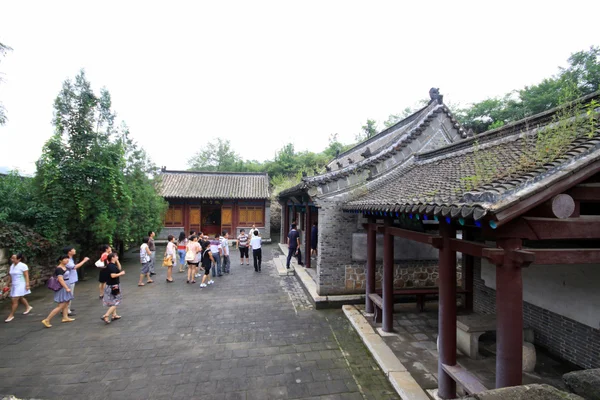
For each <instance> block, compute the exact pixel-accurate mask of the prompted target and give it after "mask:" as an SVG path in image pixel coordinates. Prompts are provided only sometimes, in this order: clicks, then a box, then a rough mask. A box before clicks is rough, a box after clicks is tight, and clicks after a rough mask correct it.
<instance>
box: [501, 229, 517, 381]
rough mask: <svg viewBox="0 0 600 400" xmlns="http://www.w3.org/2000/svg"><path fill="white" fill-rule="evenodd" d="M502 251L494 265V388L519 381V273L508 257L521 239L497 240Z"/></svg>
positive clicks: (514, 263)
mask: <svg viewBox="0 0 600 400" xmlns="http://www.w3.org/2000/svg"><path fill="white" fill-rule="evenodd" d="M497 245H498V247H501V248H503V249H504V251H505V255H504V259H503V262H502V264H501V265H497V266H496V318H497V321H496V325H497V327H496V388H503V387H507V386H518V385H521V384H522V380H523V379H522V363H523V277H522V275H521V264H520V263H519V262H516V261H514V260H512V259H511V258H510V257H509V253H510V251H511V250H518V249H520V248H521V239H504V240H499V241H498V242H497Z"/></svg>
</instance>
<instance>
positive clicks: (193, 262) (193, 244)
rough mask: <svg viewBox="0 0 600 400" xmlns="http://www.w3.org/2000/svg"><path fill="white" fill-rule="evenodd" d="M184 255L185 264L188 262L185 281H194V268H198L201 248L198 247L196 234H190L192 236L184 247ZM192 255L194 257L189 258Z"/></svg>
mask: <svg viewBox="0 0 600 400" xmlns="http://www.w3.org/2000/svg"><path fill="white" fill-rule="evenodd" d="M185 250H186V256H185V259H186V260H187V264H188V271H187V283H190V282H192V283H196V280H195V279H194V277H195V276H196V270H197V269H198V264H200V256H199V255H200V254H201V251H202V248H201V247H200V243H198V236H196V235H192V237H190V241H189V242H188V244H187V247H186V249H185ZM192 255H193V256H194V258H191V257H192Z"/></svg>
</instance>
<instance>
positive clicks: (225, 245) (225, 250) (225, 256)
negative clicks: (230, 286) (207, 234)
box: [219, 231, 231, 274]
mask: <svg viewBox="0 0 600 400" xmlns="http://www.w3.org/2000/svg"><path fill="white" fill-rule="evenodd" d="M219 242H220V243H221V249H220V256H221V265H223V273H225V274H229V272H230V268H231V261H230V259H229V233H227V232H226V231H223V234H222V235H221V237H220V238H219Z"/></svg>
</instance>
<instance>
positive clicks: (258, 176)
mask: <svg viewBox="0 0 600 400" xmlns="http://www.w3.org/2000/svg"><path fill="white" fill-rule="evenodd" d="M160 175H161V182H160V185H159V193H160V194H161V196H163V197H166V198H186V199H268V198H269V175H268V174H266V173H236V172H191V171H162V172H161V174H160Z"/></svg>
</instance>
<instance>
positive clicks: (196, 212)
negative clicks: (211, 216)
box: [186, 206, 200, 233]
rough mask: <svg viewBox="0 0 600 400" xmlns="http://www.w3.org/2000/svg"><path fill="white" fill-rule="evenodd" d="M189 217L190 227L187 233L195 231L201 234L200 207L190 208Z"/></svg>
mask: <svg viewBox="0 0 600 400" xmlns="http://www.w3.org/2000/svg"><path fill="white" fill-rule="evenodd" d="M189 215H190V218H189V220H190V225H189V227H188V231H187V232H186V233H189V232H190V231H191V230H195V231H196V233H198V232H200V206H190V208H189Z"/></svg>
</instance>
